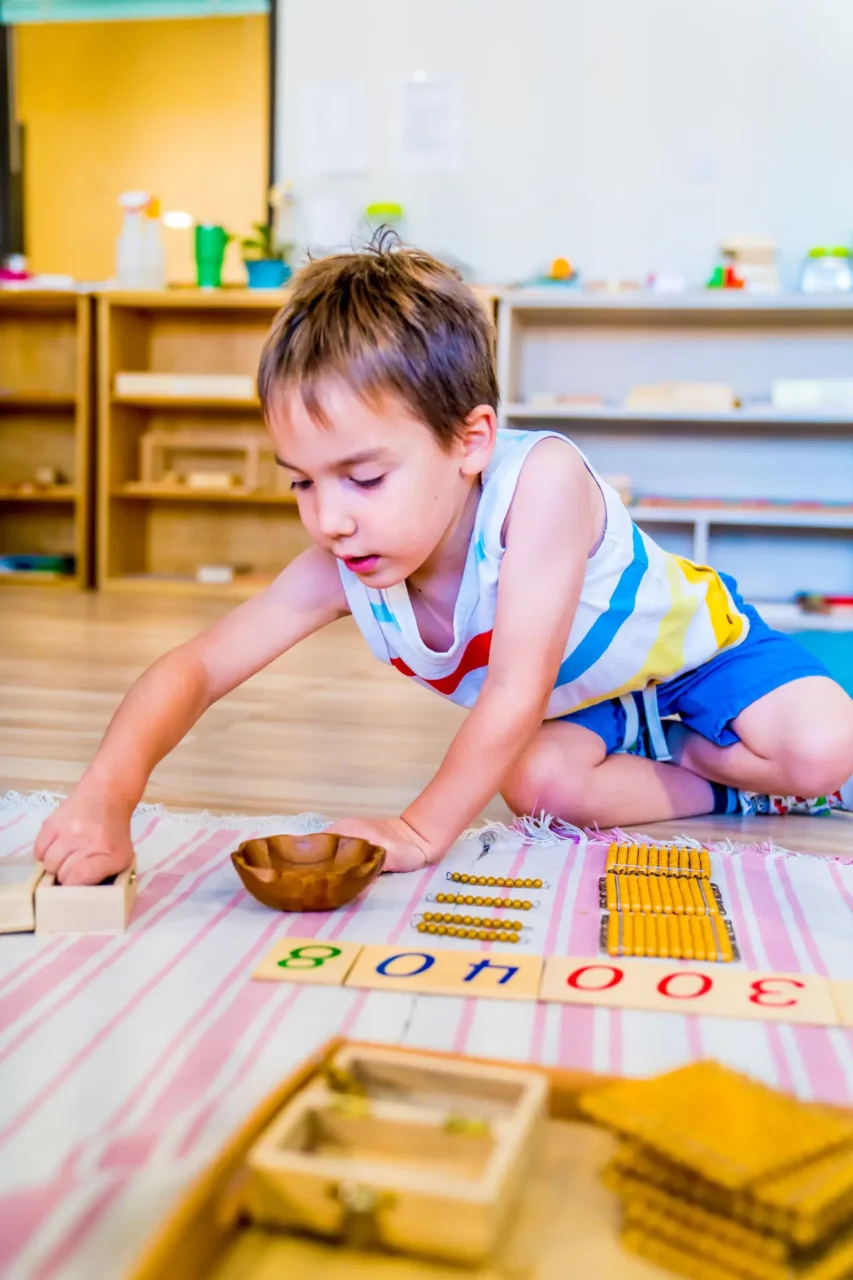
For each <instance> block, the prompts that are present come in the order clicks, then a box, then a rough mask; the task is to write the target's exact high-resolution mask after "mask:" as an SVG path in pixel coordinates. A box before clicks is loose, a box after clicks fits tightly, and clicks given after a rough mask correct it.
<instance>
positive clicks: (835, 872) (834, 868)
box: [829, 862, 853, 913]
mask: <svg viewBox="0 0 853 1280" xmlns="http://www.w3.org/2000/svg"><path fill="white" fill-rule="evenodd" d="M829 874H830V875H831V876H832V882H833V884H834V885H835V887H836V889H837V890H838V896H839V898H841V900H842V902H843V903H844V905H845V907H846V908H847V910H848V911H849V912H851V913H853V893H851V892H850V890H849V889H848V888H847V885H846V884H845V883H844V877H843V876H842V874H841V871H840V869H839V867H838V863H837V862H829Z"/></svg>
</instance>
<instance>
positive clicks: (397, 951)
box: [346, 946, 542, 1000]
mask: <svg viewBox="0 0 853 1280" xmlns="http://www.w3.org/2000/svg"><path fill="white" fill-rule="evenodd" d="M541 974H542V957H541V956H519V955H508V954H507V953H506V952H503V951H501V952H490V953H488V954H484V953H483V952H482V951H450V950H447V951H444V950H438V949H437V950H429V949H426V948H420V947H417V946H414V947H411V948H408V947H365V948H364V950H363V951H362V953H361V955H360V956H359V957H358V960H357V961H356V963H355V965H354V966H353V968H352V971H351V972H350V974H349V976H348V977H347V980H346V985H347V986H348V987H366V988H368V989H370V990H376V991H410V992H412V993H413V994H414V993H417V994H419V995H433V996H439V995H440V996H475V997H476V998H477V999H487V1000H488V999H493V1000H535V999H536V997H537V994H538V991H539V978H540V976H541Z"/></svg>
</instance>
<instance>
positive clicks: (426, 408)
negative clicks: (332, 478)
mask: <svg viewBox="0 0 853 1280" xmlns="http://www.w3.org/2000/svg"><path fill="white" fill-rule="evenodd" d="M325 378H338V379H340V380H341V381H342V382H344V383H345V384H346V385H347V386H349V387H351V388H352V389H353V390H354V391H355V392H356V393H357V394H358V395H362V396H365V397H367V398H368V399H371V398H373V397H376V396H379V395H381V394H382V393H383V392H391V393H394V394H396V395H398V396H399V397H400V398H401V400H403V402H404V403H405V404H407V405H408V407H409V408H410V409H411V410H412V411H413V412H414V413H416V414H417V415H418V416H419V417H420V418H422V419H423V421H424V422H425V423H426V425H427V426H428V427H429V428H430V429H431V430H432V431H433V433H434V434H435V435H436V437H437V438H438V440H439V442H440V443H441V444H442V445H443V446H445V447H446V446H448V445H449V444H450V443H451V441H452V440H453V439H454V438H455V437H456V436H457V435H458V433H459V430H460V427H461V425H462V423H463V422H464V420H465V418H466V417H467V416H468V414H469V413H470V412H471V410H472V409H474V408H475V407H476V406H477V405H479V404H488V405H491V406H492V408H493V409H497V404H498V386H497V378H496V375H495V364H494V326H493V325H492V323H491V322H490V320H489V317H488V315H487V314H486V311H485V309H484V308H483V307H482V306H481V304H480V303H479V301H478V300H477V299H476V298H475V297H474V295H473V293H472V292H471V291H470V289H468V288H466V286H465V285H464V284H463V283H462V280H461V278H460V277H459V275H458V274H457V273H456V272H455V271H453V270H452V269H451V268H450V267H447V266H445V265H444V264H443V263H441V262H439V261H438V260H437V259H436V258H433V257H432V256H431V255H430V254H428V253H424V252H422V251H421V250H419V249H410V248H406V247H403V246H402V245H400V243H399V241H397V240H396V237H393V238H389V237H388V236H387V235H386V236H380V237H377V238H376V239H375V240H374V241H373V243H372V244H371V245H370V247H369V248H368V249H367V250H365V251H364V252H363V253H342V254H335V255H334V256H332V257H328V258H321V259H319V260H318V261H316V262H312V263H310V264H309V265H308V266H307V267H305V268H304V269H303V270H302V271H301V272H300V273H299V275H298V276H297V277H296V281H295V284H294V286H293V290H292V292H291V295H290V297H289V298H288V300H287V302H286V304H285V306H284V307H283V308H282V310H281V311H280V312H279V314H278V315H277V316H276V319H275V321H274V322H273V327H272V331H271V332H270V335H269V337H268V338H267V341H266V344H265V346H264V350H263V354H262V355H261V363H260V368H259V371H258V393H259V395H260V398H261V403H262V405H263V407H264V412H265V413H266V412H267V411H268V408H269V404H270V400H271V398H272V396H273V394H274V393H275V392H277V391H278V390H280V389H281V390H285V391H286V390H288V389H290V388H295V389H296V390H298V393H299V395H300V396H301V397H302V400H303V403H304V404H305V406H306V408H307V409H308V411H309V413H311V414H312V415H315V416H316V417H317V418H319V419H320V420H321V421H322V420H323V411H322V407H321V405H320V399H319V384H320V383H321V381H322V380H323V379H325Z"/></svg>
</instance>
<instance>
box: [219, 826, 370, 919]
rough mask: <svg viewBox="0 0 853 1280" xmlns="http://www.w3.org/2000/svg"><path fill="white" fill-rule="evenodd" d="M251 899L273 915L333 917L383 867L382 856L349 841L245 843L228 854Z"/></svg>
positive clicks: (326, 837)
mask: <svg viewBox="0 0 853 1280" xmlns="http://www.w3.org/2000/svg"><path fill="white" fill-rule="evenodd" d="M231 861H232V862H233V863H234V866H235V867H236V869H237V875H238V876H239V877H240V879H241V880H242V881H243V884H244V885H245V887H246V888H247V889H248V891H249V893H250V894H251V895H252V897H253V898H257V900H258V902H262V903H263V904H264V906H265V907H272V908H273V910H274V911H334V910H335V908H336V907H342V906H344V905H345V903H347V902H352V900H353V898H356V897H358V895H359V894H360V893H363V892H364V890H365V889H366V888H367V886H368V885H369V884H370V883H371V882H372V881H373V880H375V879H376V877H377V876H378V875H379V873H380V871H381V870H382V867H383V866H384V863H385V850H384V849H380V848H379V847H378V846H377V845H375V844H370V843H369V841H367V840H357V839H356V838H355V837H354V836H336V835H331V834H330V833H329V832H327V831H321V832H319V833H318V834H317V835H311V836H266V837H264V838H262V839H260V840H246V841H245V843H243V844H241V845H240V847H239V849H237V850H236V851H235V852H234V853H232V854H231Z"/></svg>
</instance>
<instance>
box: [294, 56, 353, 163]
mask: <svg viewBox="0 0 853 1280" xmlns="http://www.w3.org/2000/svg"><path fill="white" fill-rule="evenodd" d="M302 107H303V110H302V120H303V127H302V135H303V136H302V143H303V147H304V153H305V167H306V169H307V171H308V172H309V173H310V174H312V175H313V176H314V177H337V176H338V175H340V174H357V173H365V172H366V170H367V126H366V118H365V104H364V95H363V93H362V91H361V89H360V88H359V86H358V85H357V84H355V83H353V82H351V81H347V80H334V81H325V82H316V83H314V84H309V85H306V88H305V98H304V101H303V104H302Z"/></svg>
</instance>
